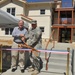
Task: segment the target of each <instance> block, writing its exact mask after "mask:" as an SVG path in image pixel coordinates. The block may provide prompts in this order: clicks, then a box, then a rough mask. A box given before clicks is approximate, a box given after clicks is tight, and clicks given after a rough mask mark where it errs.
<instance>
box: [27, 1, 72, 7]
mask: <svg viewBox="0 0 75 75" xmlns="http://www.w3.org/2000/svg"><path fill="white" fill-rule="evenodd" d="M50 1H54V0H27V2H50ZM62 7H72V0H62Z"/></svg>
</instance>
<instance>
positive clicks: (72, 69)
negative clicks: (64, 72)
mask: <svg viewBox="0 0 75 75" xmlns="http://www.w3.org/2000/svg"><path fill="white" fill-rule="evenodd" d="M71 72H72V75H74V49H73V50H72V59H71Z"/></svg>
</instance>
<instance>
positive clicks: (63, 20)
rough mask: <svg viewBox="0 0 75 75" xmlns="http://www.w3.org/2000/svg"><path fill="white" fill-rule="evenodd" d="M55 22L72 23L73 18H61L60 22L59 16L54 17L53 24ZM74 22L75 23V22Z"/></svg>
mask: <svg viewBox="0 0 75 75" xmlns="http://www.w3.org/2000/svg"><path fill="white" fill-rule="evenodd" d="M74 20H75V18H74ZM55 24H72V18H60V19H59V23H58V18H54V20H53V25H55ZM73 24H75V22H74V23H73Z"/></svg>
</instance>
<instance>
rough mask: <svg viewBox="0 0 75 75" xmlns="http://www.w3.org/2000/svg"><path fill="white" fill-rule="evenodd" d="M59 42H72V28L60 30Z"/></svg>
mask: <svg viewBox="0 0 75 75" xmlns="http://www.w3.org/2000/svg"><path fill="white" fill-rule="evenodd" d="M59 42H63V43H70V42H71V28H60V29H59Z"/></svg>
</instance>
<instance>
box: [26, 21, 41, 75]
mask: <svg viewBox="0 0 75 75" xmlns="http://www.w3.org/2000/svg"><path fill="white" fill-rule="evenodd" d="M41 36H42V32H41V30H40V28H39V27H37V21H36V20H32V22H31V28H30V29H29V34H28V36H25V38H28V40H27V44H28V45H29V46H31V47H33V48H35V49H40V48H42V39H41ZM34 52H35V53H37V52H36V51H34ZM30 54H31V56H30V61H31V63H36V62H34V60H33V59H35V60H36V61H38V60H39V53H37V54H38V55H37V56H36V55H35V54H34V53H32V52H31V53H30ZM37 59H38V60H37ZM37 64H38V63H37ZM37 64H32V65H31V67H29V69H28V71H33V73H32V74H31V75H37V74H38V73H39V72H40V66H39V67H38V66H37ZM39 64H40V63H39Z"/></svg>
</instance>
